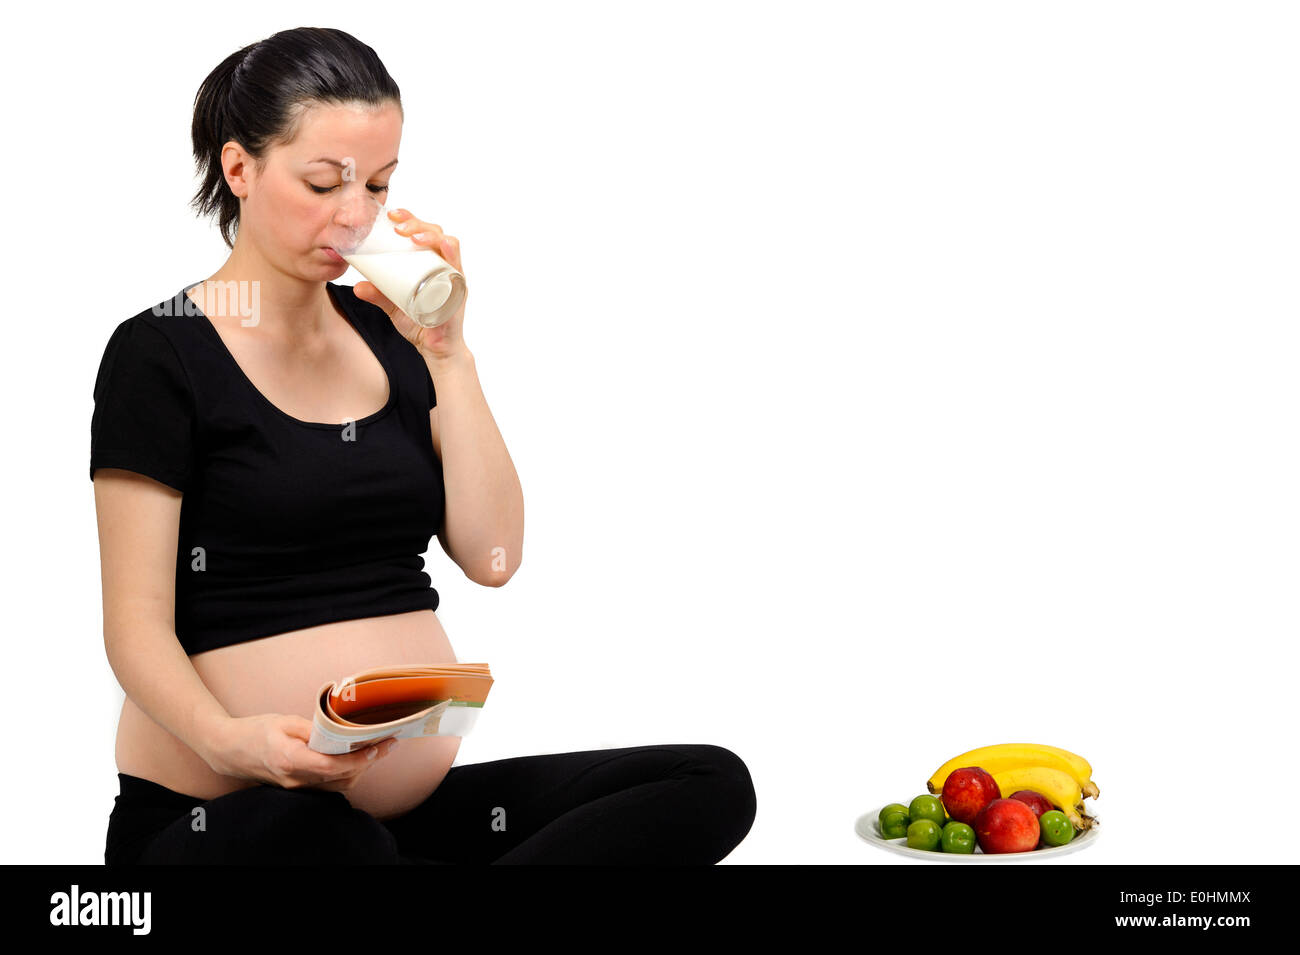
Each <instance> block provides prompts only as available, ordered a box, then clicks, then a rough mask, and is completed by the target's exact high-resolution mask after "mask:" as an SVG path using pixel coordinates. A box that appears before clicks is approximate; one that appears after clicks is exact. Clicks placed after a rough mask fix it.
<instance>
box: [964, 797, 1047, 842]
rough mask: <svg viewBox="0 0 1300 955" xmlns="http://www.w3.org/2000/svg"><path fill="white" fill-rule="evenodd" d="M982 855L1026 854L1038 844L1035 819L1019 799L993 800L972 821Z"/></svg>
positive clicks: (1031, 811) (1036, 820)
mask: <svg viewBox="0 0 1300 955" xmlns="http://www.w3.org/2000/svg"><path fill="white" fill-rule="evenodd" d="M974 828H975V838H976V839H977V840H979V844H980V848H981V849H983V850H984V851H985V852H1028V851H1029V850H1031V849H1033V848H1035V847H1036V846H1037V845H1038V835H1039V832H1038V817H1037V816H1035V815H1034V811H1033V810H1032V809H1030V808H1029V807H1028V806H1027V805H1025V804H1024V803H1023V802H1021V801H1020V800H1019V799H995V800H993V801H992V802H991V803H989V804H988V805H987V806H985V807H984V811H983V812H981V813H980V814H979V816H978V817H976V819H975V826H974Z"/></svg>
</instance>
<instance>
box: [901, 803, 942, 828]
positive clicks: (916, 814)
mask: <svg viewBox="0 0 1300 955" xmlns="http://www.w3.org/2000/svg"><path fill="white" fill-rule="evenodd" d="M907 814H908V815H909V816H911V817H912V821H913V822H916V820H918V819H929V820H930V821H931V822H933V823H935V824H936V825H938V826H939V828H940V829H942V828H943V826H944V824H945V823H947V821H948V813H947V811H946V810H945V809H944V808H943V803H942V802H940V801H939V797H938V796H917V797H916V798H915V799H913V800H912V804H911V805H910V806H908V807H907Z"/></svg>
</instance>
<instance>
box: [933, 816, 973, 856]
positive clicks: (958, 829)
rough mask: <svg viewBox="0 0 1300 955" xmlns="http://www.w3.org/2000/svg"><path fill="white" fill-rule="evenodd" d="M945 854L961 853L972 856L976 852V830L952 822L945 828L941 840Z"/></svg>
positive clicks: (963, 824) (961, 823)
mask: <svg viewBox="0 0 1300 955" xmlns="http://www.w3.org/2000/svg"><path fill="white" fill-rule="evenodd" d="M940 841H941V843H942V845H943V851H944V852H959V853H964V854H966V855H970V854H971V853H973V852H974V851H975V830H974V829H972V828H971V827H970V826H968V825H966V823H964V822H956V821H953V822H950V823H948V825H946V826H944V827H943V836H942V839H941V840H940Z"/></svg>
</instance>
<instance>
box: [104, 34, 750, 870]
mask: <svg viewBox="0 0 1300 955" xmlns="http://www.w3.org/2000/svg"><path fill="white" fill-rule="evenodd" d="M402 120H403V113H402V108H401V101H400V98H399V93H398V87H397V85H396V84H395V83H394V82H393V80H392V78H391V77H390V76H389V74H388V72H387V71H386V70H385V69H384V67H383V65H382V63H381V62H380V60H379V58H378V57H377V56H376V55H375V52H374V51H373V50H372V49H371V48H370V47H369V46H366V45H365V44H363V43H361V42H359V41H358V40H356V39H355V38H353V37H352V36H350V35H348V34H346V33H343V32H341V31H338V30H328V29H314V28H302V29H295V30H288V31H284V32H281V33H277V34H275V35H274V36H271V37H269V38H268V39H266V40H263V41H261V42H260V43H256V44H253V45H251V46H249V47H246V48H244V49H242V50H240V51H238V52H237V53H235V54H233V55H232V56H230V57H229V58H227V59H226V60H225V61H224V62H223V63H221V64H220V65H219V66H218V67H217V68H216V69H215V70H214V71H213V72H212V73H211V74H210V75H209V76H208V77H207V79H206V80H205V81H204V82H203V84H202V86H201V88H200V90H199V93H198V96H197V97H196V100H195V110H194V121H193V127H192V137H193V145H194V153H195V158H196V160H197V161H198V163H199V167H200V171H201V173H202V175H203V183H202V185H201V187H200V189H199V191H198V194H197V195H196V197H195V206H196V208H197V209H198V210H199V211H200V212H203V213H206V214H216V216H217V217H218V221H219V225H220V229H221V234H222V237H223V239H224V240H225V242H226V244H227V246H229V247H230V249H231V252H230V255H229V257H228V259H227V260H226V262H225V264H224V265H223V266H222V267H221V268H220V269H218V270H217V272H216V273H215V274H213V275H212V276H211V277H210V278H209V279H207V280H205V281H203V282H195V283H193V284H191V285H187V286H185V287H184V288H183V289H181V290H179V291H178V292H177V293H176V294H175V296H174V297H173V298H171V299H168V300H164V301H163V302H162V303H160V304H159V305H157V306H154V307H152V308H150V309H146V310H145V311H143V312H141V313H139V314H137V315H135V316H133V317H131V318H129V319H126V320H125V321H123V322H121V323H120V324H119V325H118V326H117V327H116V329H115V330H114V331H113V333H112V335H111V337H110V338H109V341H108V345H107V347H106V349H105V351H104V356H103V361H102V363H101V365H100V368H99V373H98V377H97V379H96V382H95V411H94V416H93V418H92V423H91V455H90V476H91V479H92V481H93V482H94V488H95V507H96V513H97V518H98V525H99V542H100V559H101V563H102V580H103V595H104V643H105V648H106V651H107V654H108V659H109V662H110V664H111V665H112V667H113V671H114V673H115V674H116V676H117V678H118V681H119V682H120V683H121V685H122V688H123V690H124V691H125V694H126V699H125V702H124V704H123V707H122V713H121V718H120V721H119V724H118V731H117V747H116V759H117V768H118V771H119V772H118V780H119V784H120V787H121V790H120V795H119V796H118V797H117V799H116V801H115V804H114V807H113V810H112V813H111V815H110V816H109V823H108V834H107V840H106V846H105V854H104V858H105V862H106V863H108V864H168V863H253V864H259V863H278V864H283V863H310V864H316V863H324V862H326V861H327V860H328V861H329V862H330V863H332V864H338V863H340V862H357V863H390V864H391V863H402V864H457V863H476V864H481V863H502V864H529V863H578V864H582V863H588V864H590V863H595V864H600V863H608V864H655V863H670V864H671V863H694V864H712V863H715V862H717V861H719V860H720V859H722V858H723V857H725V856H726V855H727V854H728V853H729V852H730V851H731V850H732V849H733V848H734V847H735V846H736V845H737V844H738V843H739V842H740V841H741V840H742V839H743V838H744V837H745V835H746V834H747V833H748V832H749V829H750V827H751V825H752V823H753V819H754V813H755V796H754V790H753V785H752V782H751V779H750V776H749V772H748V770H747V768H746V766H745V764H744V763H743V762H742V761H741V760H740V758H739V757H737V756H736V755H735V754H734V753H732V752H731V751H730V750H727V749H724V748H722V747H720V746H713V745H708V744H702V743H678V744H664V745H657V746H635V747H627V748H621V749H608V750H599V751H594V750H593V751H581V752H565V753H550V754H543V755H534V756H521V757H517V758H513V759H503V760H496V761H492V762H485V763H471V764H464V765H458V766H452V762H453V761H454V760H455V758H456V753H457V750H458V748H459V745H460V739H459V738H458V737H428V738H423V739H408V740H401V741H396V740H389V741H385V742H383V743H381V744H379V745H377V746H371V747H368V748H367V749H364V750H361V751H358V752H355V753H350V754H346V755H325V754H321V753H317V752H314V751H312V750H310V749H308V748H307V739H308V737H309V735H310V728H311V723H310V720H309V719H308V717H309V715H310V712H311V704H312V702H313V695H314V694H315V693H316V691H317V690H318V689H319V688H320V686H321V685H322V684H324V683H325V682H327V681H329V680H334V679H338V678H341V677H343V676H346V675H348V674H350V673H354V672H356V671H359V670H362V669H366V668H369V667H374V666H381V665H388V664H404V663H416V664H422V663H429V664H436V663H444V662H452V661H455V660H456V656H455V654H454V653H453V651H452V647H451V644H450V642H449V641H448V639H447V635H446V633H445V632H444V631H443V629H442V625H441V624H440V623H439V621H438V617H437V615H436V614H435V612H434V611H435V610H436V609H437V607H438V594H437V592H436V591H435V590H433V589H432V587H431V586H430V579H429V577H428V575H427V574H426V573H424V570H423V566H424V565H423V561H422V559H421V557H420V555H421V554H422V553H423V552H424V551H425V550H426V549H427V547H428V544H429V540H430V538H431V537H432V536H433V535H434V534H437V536H438V540H439V543H440V544H441V546H442V548H443V550H444V551H446V553H447V555H448V557H450V558H451V560H452V561H454V562H455V563H456V564H457V565H458V566H459V567H460V568H461V569H462V570H463V571H464V573H465V574H466V576H468V577H469V578H470V579H471V580H473V581H475V582H476V583H480V584H483V585H485V586H492V587H498V586H501V585H502V584H504V583H505V582H506V581H508V580H509V579H510V577H511V576H512V575H513V574H514V572H515V570H516V569H517V568H518V566H519V564H520V560H521V555H522V545H523V495H522V491H521V489H520V484H519V479H518V476H517V475H516V473H515V469H514V465H513V464H512V462H511V459H510V455H509V453H508V452H507V451H506V447H505V443H504V442H503V440H502V438H501V435H500V433H499V432H498V430H497V427H496V424H495V422H494V420H493V418H492V415H491V413H490V411H489V410H488V406H487V402H486V400H485V399H484V396H483V392H482V390H481V388H480V385H479V380H478V377H477V373H476V370H475V361H474V357H473V356H472V355H471V353H470V352H469V350H468V348H467V347H466V345H465V342H464V340H463V337H462V329H463V322H464V307H463V306H462V307H461V309H460V310H459V311H458V312H457V314H455V315H454V316H453V317H452V318H450V319H449V320H448V321H446V322H445V323H444V324H442V325H439V326H438V327H436V328H423V327H421V326H419V325H416V324H415V323H414V322H413V321H412V320H411V319H410V318H409V317H408V316H406V315H405V314H404V313H403V312H401V311H400V310H398V309H397V308H396V306H394V304H393V303H392V302H390V301H389V300H388V299H387V298H386V297H384V296H383V295H382V294H380V293H379V291H378V290H377V289H376V288H375V287H374V286H373V285H372V284H371V283H369V282H361V283H358V285H357V286H356V287H355V290H354V289H353V288H351V287H349V286H346V285H336V284H334V282H333V281H332V280H333V279H337V278H339V277H340V276H342V274H343V273H344V271H346V268H347V266H346V264H345V263H343V262H342V261H340V260H339V259H338V257H337V255H336V254H335V253H334V252H333V251H332V250H331V249H329V248H328V247H329V246H330V245H331V244H332V243H333V242H336V241H337V240H338V238H339V235H340V233H341V232H342V230H345V229H346V228H347V227H348V226H349V224H350V223H349V221H348V217H349V216H350V215H351V214H352V213H351V210H354V209H356V208H357V207H358V205H363V204H364V203H360V202H359V201H358V200H360V199H364V198H365V197H366V196H367V195H370V196H374V197H376V198H378V199H379V200H380V201H381V202H382V201H384V197H385V196H386V193H387V189H388V185H389V180H390V178H391V177H392V176H393V173H394V170H395V168H396V166H397V152H398V145H399V141H400V138H401V128H402ZM392 226H400V231H401V232H403V233H404V234H407V235H411V236H412V237H413V239H414V241H416V242H417V243H419V244H421V245H423V246H425V247H428V248H431V249H433V250H435V251H437V252H438V253H439V254H440V255H441V256H442V257H443V258H445V259H446V260H447V261H448V262H450V263H451V264H452V265H453V266H455V267H456V268H457V269H459V268H460V266H461V257H460V250H459V245H458V243H457V241H456V239H455V238H453V237H451V236H449V235H447V234H445V233H444V232H443V230H442V229H441V228H440V227H439V226H437V225H434V224H431V223H427V222H424V221H422V220H420V219H418V218H416V217H415V216H414V215H413V214H411V213H410V212H408V211H406V210H399V211H398V212H397V213H395V214H394V216H393V219H392V222H391V224H390V226H389V227H392ZM232 235H234V236H235V238H234V240H233V241H232V238H231V237H232ZM541 627H542V629H543V630H545V629H546V627H545V621H542V622H541ZM200 810H201V811H200Z"/></svg>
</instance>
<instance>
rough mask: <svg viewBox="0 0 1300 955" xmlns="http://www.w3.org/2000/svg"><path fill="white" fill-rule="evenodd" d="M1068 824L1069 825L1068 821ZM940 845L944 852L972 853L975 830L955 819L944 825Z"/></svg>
mask: <svg viewBox="0 0 1300 955" xmlns="http://www.w3.org/2000/svg"><path fill="white" fill-rule="evenodd" d="M1066 825H1067V826H1068V825H1069V822H1068V821H1067V822H1066ZM939 845H940V846H942V847H943V851H944V852H956V853H965V854H966V855H970V854H971V853H973V852H974V851H975V830H974V829H972V828H971V827H970V826H968V825H966V823H964V822H957V821H956V820H953V821H952V822H950V823H948V825H946V826H944V827H943V835H942V836H941V837H940V839H939Z"/></svg>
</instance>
